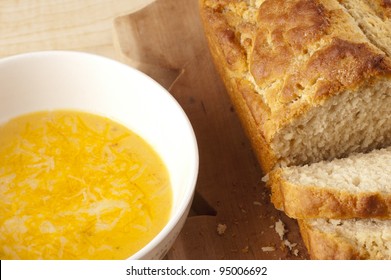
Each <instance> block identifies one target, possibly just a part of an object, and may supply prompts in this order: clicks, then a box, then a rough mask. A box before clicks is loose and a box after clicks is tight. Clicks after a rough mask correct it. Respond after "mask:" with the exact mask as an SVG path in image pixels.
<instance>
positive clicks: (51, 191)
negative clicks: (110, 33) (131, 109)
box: [0, 111, 172, 259]
mask: <svg viewBox="0 0 391 280" xmlns="http://www.w3.org/2000/svg"><path fill="white" fill-rule="evenodd" d="M171 205H172V190H171V186H170V181H169V176H168V172H167V170H166V168H165V166H164V164H163V162H162V161H161V159H160V158H159V157H158V155H157V154H156V153H155V152H154V150H153V149H152V148H151V147H150V146H149V145H148V144H147V143H146V142H145V141H144V140H143V139H142V138H140V137H139V136H137V135H136V134H134V133H133V132H132V131H130V130H129V129H127V128H125V127H124V126H122V125H120V124H118V123H115V122H113V121H112V120H110V119H108V118H104V117H101V116H97V115H93V114H89V113H82V112H75V111H53V112H38V113H33V114H29V115H24V116H21V117H18V118H15V119H12V120H11V121H9V122H8V123H6V124H4V125H3V126H0V211H1V212H0V259H125V258H127V257H129V256H130V255H132V254H133V253H135V252H136V251H138V250H139V249H141V248H142V247H143V246H144V245H146V244H147V243H148V242H149V241H150V240H151V239H152V238H153V237H154V236H155V235H156V234H157V233H158V232H159V231H160V230H161V229H162V228H163V227H164V225H165V224H166V223H167V221H168V218H169V215H170V210H171Z"/></svg>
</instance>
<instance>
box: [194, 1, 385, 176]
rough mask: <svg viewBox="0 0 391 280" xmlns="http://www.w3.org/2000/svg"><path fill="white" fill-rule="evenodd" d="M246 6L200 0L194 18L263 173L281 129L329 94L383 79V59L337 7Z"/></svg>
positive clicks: (273, 158) (328, 4)
mask: <svg viewBox="0 0 391 280" xmlns="http://www.w3.org/2000/svg"><path fill="white" fill-rule="evenodd" d="M382 1H383V2H382V3H380V4H381V5H383V6H384V8H383V9H388V5H389V4H388V2H387V1H385V2H384V0H382ZM250 2H251V1H250ZM248 3H249V1H240V0H230V1H229V0H200V6H201V16H202V19H203V23H204V27H205V28H204V29H205V34H206V37H207V39H208V43H209V46H210V51H211V54H212V56H213V57H214V60H215V65H216V66H217V68H218V70H219V72H220V75H221V76H222V78H223V80H224V83H225V85H226V87H227V89H228V91H229V94H230V97H231V99H232V101H233V104H234V106H235V107H236V110H237V111H238V113H239V115H240V118H241V121H242V123H243V125H244V127H245V129H246V131H247V133H248V135H249V138H250V139H251V141H252V145H253V147H254V149H255V152H256V153H257V156H258V158H259V160H260V163H261V166H262V167H263V169H264V171H265V172H269V171H270V170H271V169H272V168H273V167H274V166H275V164H276V163H278V161H279V160H280V159H279V158H278V157H277V153H278V152H277V151H273V150H272V148H271V142H272V141H273V139H274V137H275V136H276V135H277V134H278V133H279V132H280V131H282V130H283V128H284V127H285V126H288V125H290V124H292V123H293V122H295V121H297V120H298V119H300V118H301V117H302V116H304V115H305V114H306V113H307V112H308V111H309V110H310V109H311V108H313V107H316V106H320V105H321V104H323V102H324V101H325V100H327V99H329V98H332V97H333V96H335V95H339V94H342V93H344V92H348V91H354V90H359V88H360V87H368V85H369V84H372V83H376V81H377V80H379V79H382V78H384V77H387V78H390V77H391V60H390V58H389V57H387V55H386V54H385V53H384V52H382V51H381V50H380V49H378V48H377V47H375V46H374V45H373V44H371V43H370V41H369V40H368V39H367V38H366V37H365V36H364V35H363V34H362V32H361V31H360V29H359V27H358V25H357V26H356V25H354V24H353V23H354V21H353V20H352V18H351V17H350V16H349V15H348V14H347V13H346V12H345V11H344V9H343V8H342V6H340V5H339V4H338V2H337V1H333V0H295V1H293V0H291V1H285V0H266V1H264V2H263V3H262V5H261V6H260V7H259V8H257V7H255V6H250V5H249V4H248ZM381 5H380V6H381ZM352 22H353V23H352ZM254 104H257V105H255V106H254Z"/></svg>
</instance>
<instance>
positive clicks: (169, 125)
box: [0, 51, 198, 259]
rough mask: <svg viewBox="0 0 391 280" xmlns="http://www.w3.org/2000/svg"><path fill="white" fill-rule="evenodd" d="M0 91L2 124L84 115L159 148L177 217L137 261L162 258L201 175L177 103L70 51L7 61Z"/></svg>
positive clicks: (119, 67) (108, 63)
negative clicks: (58, 112)
mask: <svg viewBox="0 0 391 280" xmlns="http://www.w3.org/2000/svg"><path fill="white" fill-rule="evenodd" d="M0 85H1V86H0V123H3V122H5V121H7V120H9V119H10V118H12V117H15V116H17V115H20V114H24V113H28V112H34V111H40V110H52V109H75V110H82V111H88V112H91V113H97V114H100V115H104V116H107V117H110V118H112V119H113V120H116V121H118V122H120V123H122V124H124V125H125V126H127V127H129V128H130V129H131V130H133V131H134V132H136V133H137V134H139V135H140V136H141V137H143V138H144V139H145V140H146V141H147V142H149V143H150V144H151V145H152V146H153V147H154V148H155V150H156V151H157V152H158V154H159V155H160V156H161V158H162V159H163V161H164V162H165V164H166V166H167V168H168V171H169V174H170V179H171V184H172V188H173V209H172V214H171V217H170V219H169V222H168V224H167V225H166V226H165V227H164V229H163V230H162V231H161V232H160V233H159V234H158V235H157V236H156V237H155V238H154V239H153V240H152V241H151V242H150V243H149V244H147V245H146V246H145V247H144V248H143V249H141V250H140V251H138V252H137V253H136V254H134V255H133V256H130V258H131V259H160V258H162V257H163V256H164V255H165V254H166V252H167V251H168V249H169V248H170V247H171V246H172V244H173V242H174V241H175V239H176V237H177V236H178V234H179V232H180V230H181V229H182V227H183V224H184V222H185V220H186V217H187V214H188V212H189V209H190V206H191V202H192V199H193V193H194V188H195V184H196V179H197V175H198V149H197V143H196V138H195V135H194V131H193V129H192V127H191V124H190V122H189V120H188V118H187V116H186V115H185V113H184V111H183V110H182V108H181V107H180V106H179V104H178V103H177V102H176V101H175V99H174V98H173V97H172V96H171V95H170V94H169V93H168V92H167V91H166V90H165V89H164V88H163V87H161V86H160V85H159V84H158V83H156V82H155V81H154V80H152V79H151V78H149V77H148V76H146V75H145V74H143V73H141V72H139V71H137V70H135V69H133V68H131V67H129V66H126V65H124V64H121V63H119V62H116V61H114V60H110V59H108V58H104V57H100V56H96V55H92V54H86V53H79V52H68V51H48V52H36V53H27V54H21V55H17V56H13V57H8V58H3V59H1V60H0Z"/></svg>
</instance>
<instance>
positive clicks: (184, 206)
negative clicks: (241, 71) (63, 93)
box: [0, 50, 199, 259]
mask: <svg viewBox="0 0 391 280" xmlns="http://www.w3.org/2000/svg"><path fill="white" fill-rule="evenodd" d="M51 56H74V57H80V59H92V60H95V61H98V62H99V61H100V62H102V63H104V64H106V65H107V64H109V65H112V66H113V67H119V68H122V69H120V70H121V71H130V72H133V74H134V75H139V76H141V77H143V79H144V80H146V81H147V82H149V83H151V84H152V85H153V86H154V87H155V88H156V89H157V90H159V91H160V92H161V93H162V94H164V95H165V96H166V98H168V100H169V102H171V103H172V104H173V105H174V106H175V107H177V109H178V112H179V113H180V114H181V118H183V120H184V121H185V122H186V126H187V128H188V132H187V133H189V139H190V140H191V143H189V146H191V147H192V148H193V150H192V151H189V154H190V155H191V157H188V159H191V160H192V164H191V165H190V167H189V170H191V169H192V172H191V175H192V176H191V177H190V178H188V180H186V181H187V185H188V187H187V190H186V191H185V192H184V195H183V197H184V199H182V200H181V201H180V203H179V206H178V208H177V209H178V210H177V211H175V212H172V213H171V215H170V218H169V220H168V222H167V223H166V225H165V226H164V227H163V228H162V230H161V231H160V232H159V233H158V234H157V235H156V236H155V237H154V238H153V239H152V240H151V241H150V242H149V243H147V244H146V245H145V246H144V247H142V248H141V249H140V250H139V251H137V252H136V253H134V254H133V255H131V256H129V257H128V258H127V259H142V258H143V257H145V256H146V255H148V254H149V253H150V252H151V251H152V250H153V249H154V248H156V247H157V245H159V243H160V242H162V241H163V240H164V239H165V238H166V237H168V236H169V235H170V233H171V232H172V231H173V229H174V227H175V226H176V225H177V224H178V223H179V221H180V220H181V219H182V218H183V216H184V215H185V214H186V213H185V212H186V211H187V210H188V207H190V206H191V205H190V206H189V204H191V203H192V200H193V196H194V192H195V189H196V184H197V179H198V173H199V149H198V144H197V139H196V135H195V132H194V129H193V126H192V124H191V122H190V120H189V118H188V116H187V114H186V113H185V111H184V110H183V108H182V106H181V105H180V104H179V102H178V101H177V100H176V99H175V98H174V96H173V95H172V94H171V93H170V92H169V91H168V90H167V89H165V88H164V87H163V86H162V85H161V84H159V83H158V82H157V81H156V80H154V79H153V78H152V77H150V76H149V75H147V74H146V73H144V72H142V71H140V70H138V69H137V68H135V67H133V66H130V65H128V64H125V63H123V62H121V61H118V60H116V59H113V58H109V57H106V56H103V55H99V54H94V53H89V52H84V51H75V50H43V51H32V52H25V53H19V54H14V55H10V56H7V57H2V58H0V66H3V65H5V64H7V63H13V62H17V61H21V60H25V59H30V58H41V59H47V58H50V57H51ZM0 70H2V69H0ZM140 136H142V135H140ZM142 137H143V136H142ZM147 142H148V141H147ZM172 210H173V209H172Z"/></svg>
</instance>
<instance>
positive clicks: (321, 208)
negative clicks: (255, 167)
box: [268, 147, 391, 219]
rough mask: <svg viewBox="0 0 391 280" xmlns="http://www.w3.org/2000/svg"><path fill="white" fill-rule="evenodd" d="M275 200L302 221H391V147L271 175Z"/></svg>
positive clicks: (280, 170)
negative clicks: (369, 219)
mask: <svg viewBox="0 0 391 280" xmlns="http://www.w3.org/2000/svg"><path fill="white" fill-rule="evenodd" d="M268 185H269V186H271V190H272V197H271V200H272V202H273V204H274V205H275V207H276V208H277V209H280V210H283V211H285V213H286V214H287V215H288V216H290V217H292V218H298V219H308V218H336V219H348V218H382V219H385V218H390V217H391V147H390V148H386V149H381V150H374V151H372V152H370V153H367V154H353V155H351V156H350V157H348V158H344V159H335V160H333V161H330V162H325V161H323V162H319V163H314V164H311V165H305V166H300V167H299V166H294V167H287V168H279V169H276V170H275V171H273V172H271V173H270V174H269V180H268Z"/></svg>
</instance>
